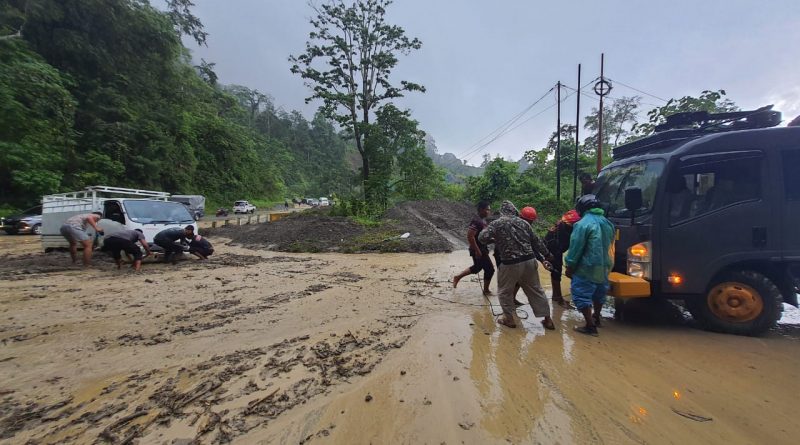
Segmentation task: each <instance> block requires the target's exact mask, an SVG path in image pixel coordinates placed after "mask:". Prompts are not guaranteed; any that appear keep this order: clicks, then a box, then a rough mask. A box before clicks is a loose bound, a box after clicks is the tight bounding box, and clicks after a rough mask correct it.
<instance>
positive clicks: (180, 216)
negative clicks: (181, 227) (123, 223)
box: [125, 200, 194, 224]
mask: <svg viewBox="0 0 800 445" xmlns="http://www.w3.org/2000/svg"><path fill="white" fill-rule="evenodd" d="M125 210H127V212H128V217H129V218H130V219H131V221H134V222H138V223H141V224H151V223H173V224H175V223H191V222H194V218H192V215H190V214H189V211H188V210H186V206H184V205H183V204H180V203H177V202H169V201H134V200H130V201H125Z"/></svg>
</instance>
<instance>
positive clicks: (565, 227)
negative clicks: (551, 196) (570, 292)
mask: <svg viewBox="0 0 800 445" xmlns="http://www.w3.org/2000/svg"><path fill="white" fill-rule="evenodd" d="M580 219H581V217H580V215H578V212H576V211H575V210H570V211H568V212H567V213H564V215H563V216H562V217H561V219H559V220H558V222H557V223H555V224H554V225H553V226H552V227H550V229H549V230H548V231H547V234H546V235H545V236H544V243H545V245H547V250H549V251H550V253H552V254H553V263H552V266H553V270H551V271H550V282H551V283H552V286H553V295H552V297H551V298H552V300H553V303H556V304H558V305H560V306H565V307H567V306H569V303H567V301H566V300H564V296H563V295H562V293H561V274H562V269H563V267H564V253H565V252H566V251H567V250H569V237H570V236H571V235H572V226H573V225H574V224H575V223H576V222H578V221H579V220H580Z"/></svg>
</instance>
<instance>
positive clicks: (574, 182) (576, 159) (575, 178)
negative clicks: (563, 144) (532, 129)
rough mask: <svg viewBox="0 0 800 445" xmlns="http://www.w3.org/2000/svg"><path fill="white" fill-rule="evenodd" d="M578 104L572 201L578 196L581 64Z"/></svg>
mask: <svg viewBox="0 0 800 445" xmlns="http://www.w3.org/2000/svg"><path fill="white" fill-rule="evenodd" d="M577 94H578V106H577V109H576V112H575V159H573V163H572V202H575V199H577V198H578V144H580V142H579V141H580V138H579V137H578V133H580V128H581V64H580V63H579V64H578V93H577Z"/></svg>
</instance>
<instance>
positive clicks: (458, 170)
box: [425, 135, 483, 183]
mask: <svg viewBox="0 0 800 445" xmlns="http://www.w3.org/2000/svg"><path fill="white" fill-rule="evenodd" d="M425 152H426V153H427V155H428V157H429V158H431V159H432V160H433V163H434V164H436V165H437V166H438V167H442V168H444V169H445V170H446V171H447V174H446V175H445V180H446V181H447V182H454V183H461V182H464V178H465V177H467V176H480V175H482V174H483V168H481V167H474V166H472V165H467V164H465V163H464V162H462V161H461V159H458V157H456V155H454V154H453V153H445V154H439V151H438V149H437V148H436V141H435V140H434V139H433V137H431V135H426V136H425Z"/></svg>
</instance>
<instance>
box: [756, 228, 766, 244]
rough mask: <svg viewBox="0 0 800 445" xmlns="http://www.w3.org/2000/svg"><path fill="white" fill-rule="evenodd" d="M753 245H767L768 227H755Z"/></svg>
mask: <svg viewBox="0 0 800 445" xmlns="http://www.w3.org/2000/svg"><path fill="white" fill-rule="evenodd" d="M753 247H767V228H766V227H753Z"/></svg>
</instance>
